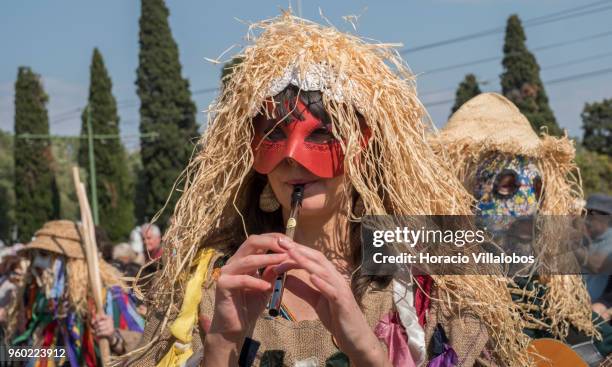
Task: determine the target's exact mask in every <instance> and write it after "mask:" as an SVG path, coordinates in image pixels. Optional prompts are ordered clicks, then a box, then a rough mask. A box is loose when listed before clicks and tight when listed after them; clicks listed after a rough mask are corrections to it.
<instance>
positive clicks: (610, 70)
mask: <svg viewBox="0 0 612 367" xmlns="http://www.w3.org/2000/svg"><path fill="white" fill-rule="evenodd" d="M609 73H612V68H606V69H600V70H594V71H590V72H587V73H581V74H574V75H570V76H566V77H563V78H558V79H552V80H548V81H545V82H544V84H545V86H549V85H555V84H561V83H565V82H569V81H574V80H580V79H588V78H592V77H594V76H599V75H604V74H609ZM454 101H455V99H454V98H450V99H445V100H441V101H432V102H427V103H423V104H424V105H425V107H433V106H439V105H444V104H448V103H452V102H454Z"/></svg>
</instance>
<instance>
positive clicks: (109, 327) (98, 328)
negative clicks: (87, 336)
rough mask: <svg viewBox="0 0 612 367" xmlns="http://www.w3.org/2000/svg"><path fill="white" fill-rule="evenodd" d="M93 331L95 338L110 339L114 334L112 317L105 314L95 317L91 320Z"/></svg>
mask: <svg viewBox="0 0 612 367" xmlns="http://www.w3.org/2000/svg"><path fill="white" fill-rule="evenodd" d="M93 329H94V334H95V336H96V337H98V338H107V339H111V338H112V336H113V334H114V333H115V325H114V322H113V319H112V317H110V316H108V315H106V314H100V315H97V316H96V317H95V318H94V320H93Z"/></svg>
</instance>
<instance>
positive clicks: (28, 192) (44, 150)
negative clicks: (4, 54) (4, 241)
mask: <svg viewBox="0 0 612 367" xmlns="http://www.w3.org/2000/svg"><path fill="white" fill-rule="evenodd" d="M47 101H48V97H47V95H46V94H45V91H44V90H43V87H42V84H41V82H40V76H39V75H37V74H35V73H34V72H32V70H31V69H30V68H28V67H23V66H22V67H20V68H19V72H18V74H17V82H16V83H15V136H16V142H15V144H14V150H13V152H14V159H15V161H14V162H15V163H14V167H15V168H14V169H15V173H14V180H15V181H14V190H15V222H16V224H17V231H18V232H17V236H18V239H19V240H20V241H23V242H26V241H29V240H30V239H31V238H32V235H33V234H34V232H35V231H36V230H37V229H39V228H40V227H42V225H43V224H44V223H45V222H47V221H49V220H52V219H56V218H58V216H59V211H60V205H59V194H58V190H57V185H56V182H55V177H54V172H53V154H52V153H51V139H50V137H47V138H43V139H28V138H27V137H24V136H23V135H24V134H37V135H43V136H44V135H47V136H48V135H49V116H48V114H47V106H46V105H47Z"/></svg>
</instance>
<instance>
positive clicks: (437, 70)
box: [419, 31, 612, 76]
mask: <svg viewBox="0 0 612 367" xmlns="http://www.w3.org/2000/svg"><path fill="white" fill-rule="evenodd" d="M608 36H612V31H607V32H602V33H596V34H592V35H589V36H584V37H580V38H576V39H572V40H568V41H563V42H555V43H551V44H548V45H544V46H539V47H535V48H532V49H531V51H544V50H550V49H553V48H558V47H562V46H567V45H571V44H574V43H580V42H584V41H589V40H594V39H598V38H602V37H608ZM512 54H513V53H510V54H508V55H510V56H512ZM517 54H518V53H517ZM508 55H503V56H491V57H485V58H482V59H476V60H472V61H467V62H463V63H459V64H453V65H448V66H442V67H439V68H435V69H431V70H428V71H425V72H423V73H419V74H420V75H422V76H427V75H432V74H436V73H440V72H443V71H448V70H453V69H460V68H463V67H468V66H473V65H478V64H484V63H487V62H491V61H498V60H502V59H503V58H504V57H506V56H508Z"/></svg>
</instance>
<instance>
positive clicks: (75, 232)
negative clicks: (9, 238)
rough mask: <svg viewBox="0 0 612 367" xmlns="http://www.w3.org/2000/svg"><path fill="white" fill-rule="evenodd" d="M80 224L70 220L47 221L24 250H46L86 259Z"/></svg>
mask: <svg viewBox="0 0 612 367" xmlns="http://www.w3.org/2000/svg"><path fill="white" fill-rule="evenodd" d="M81 242H82V238H81V233H80V231H79V229H78V225H77V224H76V223H74V222H72V221H69V220H56V221H51V222H47V223H45V224H44V225H43V227H42V228H41V229H39V230H38V231H36V233H35V234H34V238H33V239H32V242H30V243H29V244H27V245H26V246H25V247H24V248H23V251H28V250H44V251H49V252H53V253H55V254H58V255H62V256H65V257H68V258H72V259H84V258H85V256H84V255H83V248H82V246H81Z"/></svg>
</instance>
